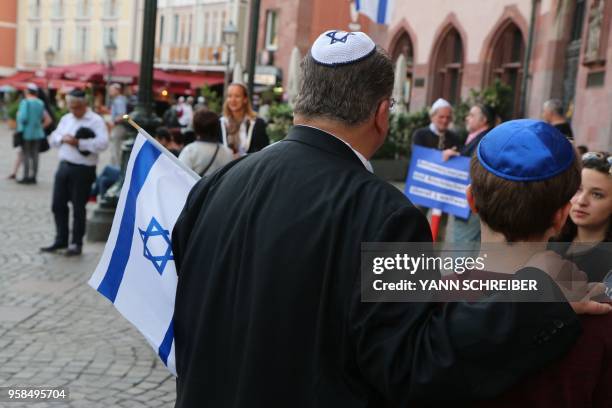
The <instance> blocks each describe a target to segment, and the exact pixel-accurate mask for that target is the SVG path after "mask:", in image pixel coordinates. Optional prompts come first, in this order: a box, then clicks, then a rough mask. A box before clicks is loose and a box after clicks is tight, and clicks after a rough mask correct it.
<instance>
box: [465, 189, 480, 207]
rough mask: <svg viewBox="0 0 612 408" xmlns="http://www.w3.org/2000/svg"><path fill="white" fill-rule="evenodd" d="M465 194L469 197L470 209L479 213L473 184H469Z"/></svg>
mask: <svg viewBox="0 0 612 408" xmlns="http://www.w3.org/2000/svg"><path fill="white" fill-rule="evenodd" d="M465 195H466V198H467V202H468V204H469V205H470V209H471V210H472V212H473V213H474V214H478V208H476V199H475V198H474V194H473V193H472V185H471V184H470V185H469V186H467V189H466V190H465Z"/></svg>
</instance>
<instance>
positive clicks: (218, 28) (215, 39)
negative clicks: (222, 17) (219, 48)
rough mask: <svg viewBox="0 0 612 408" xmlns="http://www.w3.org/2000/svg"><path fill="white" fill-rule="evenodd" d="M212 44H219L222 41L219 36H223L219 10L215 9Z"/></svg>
mask: <svg viewBox="0 0 612 408" xmlns="http://www.w3.org/2000/svg"><path fill="white" fill-rule="evenodd" d="M212 27H213V28H212V30H213V31H212V45H213V46H216V45H219V43H220V41H219V38H220V37H221V30H222V28H221V25H220V24H219V16H218V15H217V12H216V11H215V12H214V13H213V16H212Z"/></svg>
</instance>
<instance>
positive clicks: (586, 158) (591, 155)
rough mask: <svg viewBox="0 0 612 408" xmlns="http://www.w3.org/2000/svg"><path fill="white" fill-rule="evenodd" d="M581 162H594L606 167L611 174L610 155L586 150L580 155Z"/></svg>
mask: <svg viewBox="0 0 612 408" xmlns="http://www.w3.org/2000/svg"><path fill="white" fill-rule="evenodd" d="M582 163H583V164H589V163H590V164H596V165H599V166H603V167H604V168H607V169H608V172H609V173H610V175H612V156H610V155H609V154H607V153H603V152H587V153H585V154H583V155H582Z"/></svg>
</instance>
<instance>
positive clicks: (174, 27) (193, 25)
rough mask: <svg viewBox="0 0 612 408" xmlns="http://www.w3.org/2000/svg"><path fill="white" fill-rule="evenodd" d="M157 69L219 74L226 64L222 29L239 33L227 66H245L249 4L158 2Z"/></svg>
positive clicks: (189, 0) (203, 0)
mask: <svg viewBox="0 0 612 408" xmlns="http://www.w3.org/2000/svg"><path fill="white" fill-rule="evenodd" d="M157 7H158V8H157V34H156V39H155V43H156V48H155V65H156V67H159V68H162V69H169V70H179V71H180V70H183V71H192V72H205V71H210V72H222V71H225V69H226V66H227V62H228V59H227V58H228V54H227V51H228V47H226V46H225V44H224V41H223V29H224V28H225V27H226V26H227V25H228V24H229V23H230V22H231V23H232V24H233V25H234V27H235V28H236V29H237V30H238V36H237V38H236V44H235V45H234V46H233V47H232V48H231V57H230V58H231V60H230V61H229V62H230V64H231V65H232V66H233V64H234V62H235V61H239V62H240V63H241V65H242V66H243V67H244V66H245V58H246V47H247V33H248V21H247V17H248V12H249V10H248V3H247V2H246V1H245V0H159V2H158V6H157Z"/></svg>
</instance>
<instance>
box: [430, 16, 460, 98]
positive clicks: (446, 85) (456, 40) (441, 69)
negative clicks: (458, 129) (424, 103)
mask: <svg viewBox="0 0 612 408" xmlns="http://www.w3.org/2000/svg"><path fill="white" fill-rule="evenodd" d="M436 54H437V55H436V56H435V57H434V61H435V63H434V64H433V68H434V69H433V72H432V76H433V78H432V79H433V86H432V92H431V95H430V98H429V99H430V101H431V102H433V101H435V100H436V99H438V98H444V99H446V100H447V101H449V102H450V103H451V104H452V105H455V104H457V103H459V102H460V94H461V80H462V75H463V43H462V41H461V36H460V35H459V32H458V31H457V30H456V29H455V28H454V27H451V28H449V29H448V31H446V33H445V34H444V35H443V36H442V37H441V39H440V40H439V43H438V46H437V51H436Z"/></svg>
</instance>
